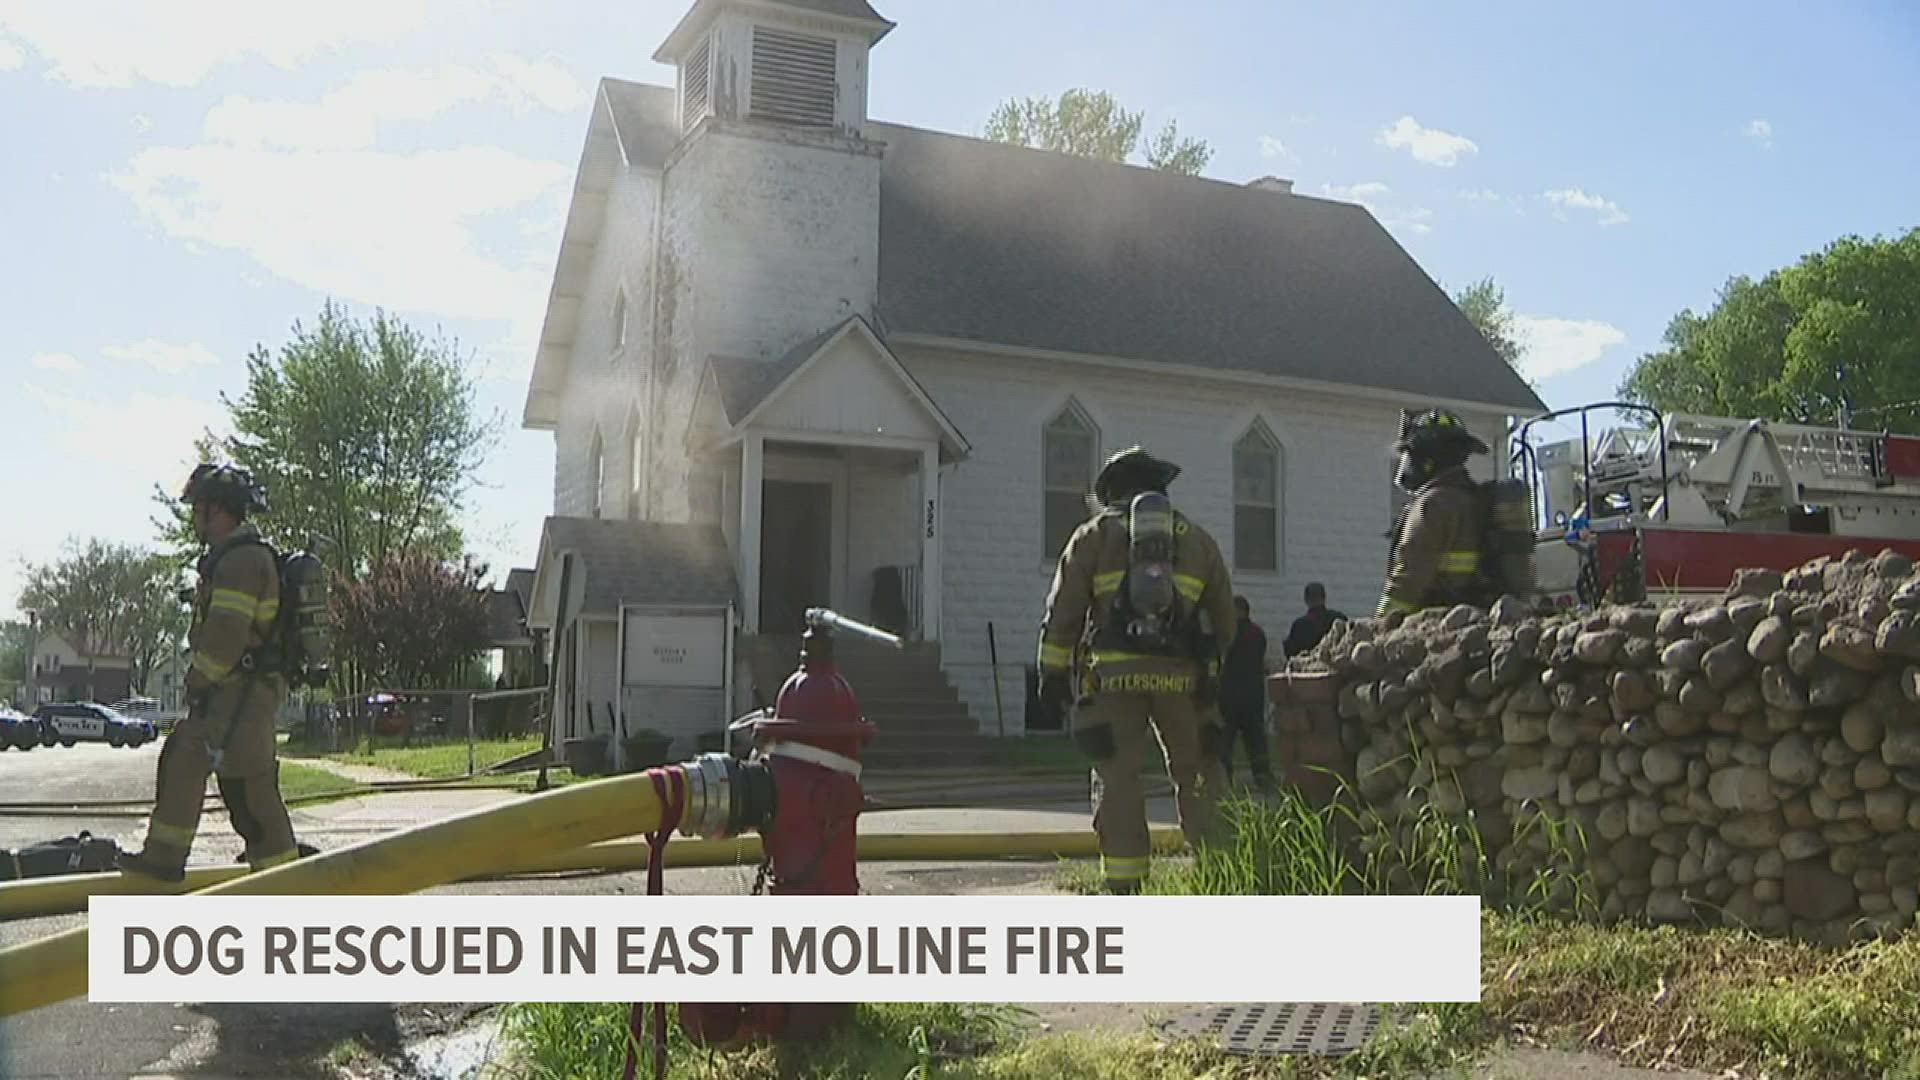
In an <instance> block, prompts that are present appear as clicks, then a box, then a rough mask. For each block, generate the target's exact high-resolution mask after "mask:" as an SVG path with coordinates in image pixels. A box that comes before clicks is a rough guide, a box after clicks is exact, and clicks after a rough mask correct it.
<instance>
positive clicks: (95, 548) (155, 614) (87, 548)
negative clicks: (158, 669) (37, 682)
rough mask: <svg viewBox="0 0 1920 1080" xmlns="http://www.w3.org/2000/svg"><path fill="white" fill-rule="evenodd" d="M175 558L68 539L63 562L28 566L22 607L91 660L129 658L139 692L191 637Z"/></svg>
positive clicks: (132, 548)
mask: <svg viewBox="0 0 1920 1080" xmlns="http://www.w3.org/2000/svg"><path fill="white" fill-rule="evenodd" d="M180 584H181V580H180V575H179V566H178V564H177V563H175V562H174V561H173V560H172V559H170V558H168V557H166V556H164V555H161V554H158V553H155V552H152V551H148V550H146V549H144V548H138V547H133V546H130V545H126V544H109V543H106V542H104V541H101V540H97V539H95V540H89V541H87V542H86V543H85V544H81V543H79V542H77V541H68V543H67V545H66V553H65V554H64V555H63V556H62V557H61V558H59V559H57V560H55V561H54V562H51V563H46V564H43V565H36V566H29V567H28V568H27V581H26V586H25V588H23V589H22V590H21V591H20V606H21V607H23V608H27V609H30V610H33V611H37V612H39V615H40V622H41V626H42V627H43V628H44V629H45V630H47V631H48V632H51V633H56V634H59V635H60V636H61V637H62V638H64V639H65V640H66V641H67V643H68V644H70V645H72V646H73V648H74V649H75V651H77V652H79V653H80V655H82V656H84V657H86V658H87V659H89V660H92V659H95V658H97V657H103V656H124V657H127V658H128V659H129V661H130V662H131V670H130V671H129V673H128V674H129V677H130V680H131V682H132V684H133V687H134V689H136V690H140V691H143V692H144V690H145V689H146V681H147V677H148V675H150V674H151V673H152V671H153V668H154V665H155V664H156V662H157V661H158V660H159V658H160V657H161V656H163V655H164V654H165V653H166V651H167V650H169V649H173V648H177V647H179V645H180V644H181V641H182V639H183V638H184V637H185V634H186V629H187V619H188V614H187V610H186V607H185V605H183V604H181V603H180V599H179V596H178V591H179V587H180Z"/></svg>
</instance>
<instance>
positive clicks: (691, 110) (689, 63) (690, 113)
mask: <svg viewBox="0 0 1920 1080" xmlns="http://www.w3.org/2000/svg"><path fill="white" fill-rule="evenodd" d="M712 56H713V38H712V37H704V38H701V39H700V44H699V45H696V46H694V50H693V54H692V55H690V56H688V57H687V60H686V65H685V66H684V67H683V68H682V70H681V99H680V130H682V131H686V130H688V129H689V128H692V127H693V125H695V124H697V123H699V122H700V118H701V117H703V116H705V115H707V100H708V98H707V86H708V74H707V73H708V71H709V70H710V69H711V66H712Z"/></svg>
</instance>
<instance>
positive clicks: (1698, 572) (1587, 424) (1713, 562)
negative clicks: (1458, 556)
mask: <svg viewBox="0 0 1920 1080" xmlns="http://www.w3.org/2000/svg"><path fill="white" fill-rule="evenodd" d="M1596 413H1613V414H1616V415H1624V416H1626V417H1628V418H1629V422H1628V423H1626V424H1623V425H1619V426H1616V427H1612V428H1609V429H1605V430H1598V431H1596V430H1595V425H1594V422H1593V417H1594V414H1596ZM1574 424H1577V426H1578V428H1579V432H1580V433H1579V435H1578V436H1577V437H1573V438H1567V439H1562V440H1559V441H1551V442H1550V441H1546V439H1545V438H1544V437H1543V435H1542V431H1543V429H1545V430H1565V428H1564V427H1559V426H1558V425H1565V426H1573V425H1574ZM1511 451H1512V458H1511V462H1510V464H1511V465H1512V467H1513V470H1514V474H1515V475H1518V476H1521V477H1522V478H1524V479H1525V480H1526V481H1527V485H1528V487H1529V488H1530V489H1531V492H1532V496H1533V506H1534V515H1535V526H1536V527H1537V528H1538V529H1539V530H1540V531H1539V534H1538V537H1539V538H1538V543H1537V545H1536V547H1535V550H1534V567H1535V574H1536V580H1537V581H1538V584H1539V587H1540V590H1541V592H1542V593H1543V594H1544V595H1545V599H1546V600H1547V601H1548V602H1550V603H1552V604H1553V605H1555V606H1558V607H1567V606H1572V605H1576V604H1585V605H1594V604H1598V603H1601V602H1605V601H1613V602H1633V601H1638V600H1643V599H1650V600H1656V601H1658V600H1670V599H1676V598H1680V597H1685V596H1689V595H1699V594H1704V593H1717V592H1720V591H1721V590H1723V589H1725V588H1726V587H1727V585H1728V584H1729V583H1731V582H1732V580H1733V577H1734V574H1735V572H1736V571H1738V570H1740V569H1743V568H1766V569H1774V570H1782V571H1785V570H1791V569H1792V568H1794V567H1796V566H1799V565H1800V564H1802V563H1804V562H1806V561H1807V560H1809V559H1812V558H1816V557H1818V556H1821V555H1833V556H1838V555H1841V554H1843V553H1845V552H1846V551H1848V550H1849V549H1859V550H1861V551H1864V552H1866V553H1868V554H1874V553H1877V552H1879V551H1880V550H1881V549H1882V548H1890V549H1892V550H1894V551H1898V552H1901V553H1903V554H1906V555H1908V556H1911V557H1913V558H1914V559H1916V560H1920V437H1916V436H1906V435H1892V434H1888V433H1886V432H1884V431H1882V432H1870V431H1857V430H1853V429H1852V428H1851V427H1849V426H1841V427H1812V426H1806V425H1799V424H1784V423H1772V422H1769V421H1766V420H1758V419H1745V420H1743V419H1737V418H1729V417H1720V416H1699V415H1692V414H1685V413H1673V414H1667V415H1662V414H1660V413H1659V412H1657V411H1655V410H1653V409H1650V408H1647V407H1645V406H1642V405H1635V404H1629V403H1626V402H1603V403H1598V404H1593V405H1584V406H1580V407H1577V408H1571V409H1562V410H1559V411H1557V412H1550V413H1546V414H1543V415H1540V416H1536V417H1533V418H1531V419H1529V420H1527V421H1525V422H1523V423H1520V424H1518V425H1516V426H1515V427H1514V429H1513V434H1512V437H1511Z"/></svg>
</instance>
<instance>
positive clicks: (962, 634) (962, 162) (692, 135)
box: [523, 0, 1543, 754]
mask: <svg viewBox="0 0 1920 1080" xmlns="http://www.w3.org/2000/svg"><path fill="white" fill-rule="evenodd" d="M892 28H893V26H892V24H891V23H889V22H887V21H886V20H885V19H883V18H882V17H881V16H880V15H879V14H877V13H876V12H875V11H874V10H873V8H872V7H870V6H869V4H868V3H867V0H696V2H694V3H693V4H692V6H691V8H690V10H689V11H688V12H687V13H686V15H685V17H684V18H683V19H682V20H681V21H680V23H679V24H678V26H677V27H676V28H675V29H674V30H673V32H672V34H671V36H669V37H668V39H667V40H666V41H665V42H664V43H662V44H661V46H660V48H659V51H658V52H657V53H656V54H655V59H656V60H658V61H661V62H663V63H666V64H670V65H672V66H674V67H675V68H676V69H677V72H678V76H677V80H676V85H674V86H672V87H656V86H646V85H640V84H636V83H632V82H626V81H621V80H617V79H612V78H608V79H603V80H602V81H601V83H600V85H599V89H598V93H597V95H596V98H595V101H594V103H593V106H592V115H591V116H590V117H588V118H586V119H587V133H586V141H585V147H584V149H583V150H582V153H581V157H580V164H579V170H578V175H577V178H576V181H575V186H574V190H573V195H572V204H571V209H570V211H569V214H568V218H567V223H566V229H565V234H564V239H563V241H562V246H561V249H560V252H559V257H558V261H557V266H556V270H555V273H554V277H553V282H552V287H551V292H550V296H549V299H548V305H547V311H546V319H545V326H544V330H543V333H542V336H541V339H540V344H539V351H538V356H537V359H536V364H535V368H534V372H533V375H532V378H531V384H530V385H529V387H528V391H527V397H526V406H525V412H524V416H523V423H524V426H525V427H527V428H530V429H536V430H543V431H550V432H552V433H553V437H554V442H555V448H556V454H555V470H554V493H553V516H552V517H550V518H549V519H548V520H547V522H546V523H545V526H544V532H543V535H542V538H541V548H540V556H539V564H538V566H537V568H536V580H535V584H534V589H533V602H532V605H531V611H530V613H529V624H530V626H532V627H534V628H535V629H538V630H541V631H544V632H545V638H546V640H547V641H549V642H551V644H552V649H553V654H552V655H553V659H554V662H555V664H556V668H557V669H558V670H560V676H559V682H560V686H561V700H560V701H559V702H557V703H556V716H557V720H556V728H557V730H556V738H568V737H578V736H581V735H585V734H588V733H594V732H607V731H609V730H618V729H620V728H621V727H622V726H624V728H625V729H627V730H632V729H636V728H639V727H653V728H658V729H661V730H664V731H667V732H669V733H672V734H675V735H676V736H678V737H680V738H681V739H682V741H681V742H680V743H679V744H678V745H677V746H676V751H675V752H676V753H679V752H682V751H691V750H692V749H693V739H694V737H695V735H696V734H697V733H699V732H707V731H711V730H715V729H717V727H718V725H719V723H720V722H721V721H722V720H723V719H724V718H725V716H728V715H732V714H733V713H734V712H735V711H736V710H737V711H744V709H745V708H747V707H751V706H752V705H753V704H754V703H755V701H754V694H755V692H756V690H757V691H758V693H759V695H760V697H761V699H762V700H770V699H771V697H772V695H773V693H774V692H775V691H776V690H777V689H778V680H779V678H781V677H783V676H784V675H785V674H786V673H787V671H788V670H790V669H791V667H792V666H793V654H792V647H793V643H794V635H795V634H796V633H797V631H798V628H799V618H800V615H801V612H802V611H803V609H804V608H806V607H808V606H812V605H827V606H831V607H833V608H835V609H837V610H840V611H843V612H845V613H847V614H849V615H852V616H854V617H856V618H861V619H866V620H869V621H873V622H876V623H879V624H881V625H885V626H888V627H890V628H893V629H897V630H899V631H900V632H901V633H902V634H903V635H904V636H906V637H908V638H910V639H911V640H913V641H914V642H915V643H916V644H915V646H914V648H913V649H911V650H910V651H908V652H907V653H906V654H904V655H903V654H869V653H868V652H867V651H863V650H858V649H851V648H849V649H848V660H847V663H846V665H845V666H846V667H847V668H848V670H849V674H850V675H851V676H852V677H853V678H854V686H855V690H856V691H857V692H859V693H861V695H862V700H863V704H865V705H866V707H867V712H868V714H869V715H870V717H871V718H872V719H873V720H874V721H875V722H876V723H878V724H880V725H881V727H882V730H883V732H891V733H893V734H894V735H896V736H898V737H896V738H892V739H888V740H886V741H887V742H888V743H890V744H891V745H892V746H893V747H895V748H896V751H897V752H904V751H908V750H912V751H913V753H916V754H918V753H925V752H933V751H939V752H948V751H952V752H955V753H958V752H961V751H963V750H965V749H966V748H967V747H968V746H970V745H972V744H971V742H970V740H972V739H973V738H975V737H976V735H977V734H981V735H992V734H997V733H999V732H1001V731H1005V732H1006V733H1008V734H1014V733H1018V732H1021V731H1025V730H1043V729H1046V728H1049V727H1052V726H1054V725H1056V724H1057V720H1058V718H1057V717H1046V716H1041V715H1039V714H1038V713H1037V711H1036V710H1034V709H1033V708H1032V705H1033V701H1032V696H1031V692H1030V691H1031V686H1030V683H1031V671H1030V668H1031V666H1032V664H1033V656H1034V651H1035V637H1036V634H1037V630H1038V625H1039V621H1040V617H1041V610H1042V605H1043V602H1044V597H1045V594H1046V590H1047V586H1048V583H1049V581H1050V579H1051V575H1052V570H1053V565H1054V561H1055V558H1056V556H1057V554H1058V552H1059V549H1060V546H1061V544H1062V543H1063V541H1064V538H1065V537H1066V535H1067V534H1068V533H1069V532H1070V531H1071V530H1072V528H1073V527H1074V526H1075V525H1076V524H1078V523H1079V522H1080V521H1081V520H1082V519H1083V518H1084V516H1085V513H1086V508H1085V504H1084V502H1083V496H1084V494H1085V493H1086V491H1087V489H1088V486H1089V484H1090V483H1091V481H1092V478H1093V474H1094V471H1095V470H1096V469H1097V468H1098V466H1099V464H1100V462H1101V461H1102V459H1103V458H1104V457H1105V456H1106V455H1108V454H1110V453H1112V452H1114V451H1116V450H1119V449H1121V448H1124V447H1126V446H1129V445H1132V444H1135V443H1139V444H1142V445H1145V446H1146V447H1148V448H1149V449H1150V450H1152V451H1153V452H1154V453H1156V454H1159V455H1161V456H1163V457H1166V458H1169V459H1171V460H1173V461H1175V462H1177V463H1179V464H1180V465H1181V466H1182V467H1183V469H1184V470H1185V471H1184V474H1183V475H1182V476H1181V478H1180V479H1179V480H1178V481H1176V482H1175V484H1174V486H1173V488H1172V492H1171V493H1172V496H1173V499H1174V502H1175V505H1177V506H1179V507H1180V508H1181V509H1182V510H1184V511H1185V512H1186V513H1188V514H1190V515H1191V516H1193V517H1194V518H1195V519H1196V520H1197V521H1199V522H1200V523H1201V524H1202V525H1203V526H1205V527H1206V528H1208V529H1209V530H1211V531H1212V532H1213V533H1214V535H1215V536H1216V537H1217V538H1218V539H1219V541H1220V544H1221V546H1222V549H1223V550H1224V552H1225V553H1226V554H1227V556H1228V558H1229V559H1230V561H1231V566H1232V568H1233V572H1234V582H1235V589H1236V591H1237V592H1239V593H1241V594H1243V595H1245V596H1246V597H1248V599H1249V600H1250V602H1251V604H1252V606H1253V611H1254V614H1255V618H1256V619H1258V620H1260V621H1261V622H1262V623H1263V624H1264V625H1266V626H1267V628H1268V631H1269V637H1270V640H1271V641H1272V642H1273V644H1274V648H1275V649H1276V650H1277V648H1278V642H1279V640H1280V639H1281V638H1282V637H1284V636H1285V628H1286V625H1287V624H1288V623H1289V622H1290V621H1291V620H1292V619H1293V618H1294V617H1295V616H1296V615H1298V614H1299V613H1300V611H1301V600H1300V596H1301V591H1302V588H1303V587H1304V586H1305V585H1306V583H1308V582H1310V581H1319V582H1323V583H1324V584H1325V585H1326V587H1327V591H1328V595H1329V597H1330V601H1331V603H1332V605H1333V606H1334V607H1336V608H1340V609H1343V610H1345V611H1348V612H1353V613H1360V612H1370V611H1371V609H1372V606H1373V603H1374V601H1375V599H1376V598H1377V596H1378V592H1379V587H1380V580H1381V576H1382V574H1383V572H1384V570H1385V566H1386V559H1387V534H1388V532H1389V530H1390V527H1391V524H1392V514H1393V511H1394V508H1395V506H1396V497H1395V493H1394V491H1393V489H1392V487H1391V484H1390V483H1389V466H1388V455H1387V446H1388V444H1389V443H1390V442H1391V441H1392V439H1393V437H1394V436H1395V434H1396V432H1397V428H1398V424H1399V420H1400V416H1401V410H1403V409H1410V408H1412V409H1419V408H1430V407H1435V406H1444V407H1450V408H1452V409H1455V410H1457V411H1458V412H1460V413H1461V414H1462V415H1463V416H1464V417H1466V418H1467V419H1468V421H1469V423H1470V424H1472V425H1473V426H1474V427H1475V428H1476V430H1478V431H1479V433H1480V434H1481V436H1482V438H1484V439H1485V440H1486V441H1487V442H1488V443H1489V445H1493V446H1499V445H1500V444H1501V441H1502V439H1503V436H1504V432H1505V430H1506V424H1507V420H1508V418H1509V417H1511V416H1514V415H1526V414H1531V413H1535V412H1538V411H1542V409H1543V406H1542V405H1541V402H1540V401H1539V399H1538V398H1537V397H1536V396H1535V395H1534V394H1533V392H1532V391H1531V390H1530V389H1529V388H1528V387H1527V385H1526V384H1525V382H1524V381H1523V380H1522V379H1520V378H1519V377H1518V376H1517V375H1516V374H1515V373H1514V372H1513V371H1512V370H1511V369H1509V368H1508V366H1507V365H1506V364H1505V363H1504V362H1503V361H1502V360H1501V358H1500V357H1499V356H1498V355H1497V354H1496V353H1495V352H1494V351H1493V350H1492V349H1491V348H1490V347H1488V345H1487V344H1486V343H1485V341H1484V340H1483V339H1482V338H1481V337H1480V335H1479V334H1478V333H1477V332H1476V330H1475V328H1474V327H1473V326H1472V325H1471V324H1470V323H1469V321H1468V320H1467V319H1466V318H1465V317H1464V316H1463V315H1462V314H1461V313H1460V312H1459V310H1458V309H1457V308H1456V307H1455V306H1454V305H1453V303H1452V302H1451V301H1450V300H1449V299H1448V297H1447V296H1446V294H1445V293H1444V292H1443V291H1442V290H1441V288H1440V287H1439V286H1438V285H1436V283H1435V282H1434V281H1433V280H1432V279H1431V278H1430V277H1429V276H1428V274H1427V273H1426V272H1425V271H1424V270H1422V268H1421V267H1420V266H1419V265H1418V264H1417V263H1415V262H1414V260H1413V259H1412V258H1411V257H1410V256H1409V255H1408V254H1407V252H1406V251H1405V250H1404V249H1402V248H1401V247H1400V245H1399V244H1398V243H1396V242H1395V240H1394V239H1393V237H1392V236H1390V235H1389V234H1388V233H1387V231H1386V230H1385V229H1384V228H1383V227H1382V226H1381V224H1380V223H1379V222H1378V221H1377V220H1375V218H1374V217H1373V216H1372V215H1371V214H1369V213H1368V211H1367V210H1366V209H1365V208H1363V207H1361V206H1357V205H1352V204H1348V203H1343V202H1337V201H1331V200H1326V199H1318V198H1311V197H1307V196H1303V195H1299V194H1295V193H1293V192H1292V190H1291V185H1290V184H1289V183H1287V182H1286V181H1280V180H1273V179H1271V178H1263V179H1261V180H1256V181H1254V182H1251V183H1246V184H1239V183H1231V182H1223V181H1219V180H1212V179H1201V178H1194V177H1187V176H1180V175H1174V174H1168V173H1162V172H1157V171H1154V170H1151V169H1147V168H1142V167H1135V166H1130V165H1120V164H1111V163H1106V162H1099V161H1092V160H1086V159H1081V158H1076V157H1071V156H1068V155H1064V154H1058V153H1052V152H1046V151H1038V150H1029V149H1024V148H1020V147H1014V146H1008V145H1002V144H998V143H993V142H988V141H983V140H980V139H975V138H967V137H962V136H957V135H950V134H945V133H941V132H935V131H928V130H923V129H919V128H913V127H906V126H901V125H898V124H888V123H881V122H878V121H876V120H874V119H872V118H871V115H870V113H871V111H872V110H871V109H870V106H869V101H868V72H869V63H868V57H869V52H870V50H873V49H875V48H884V47H885V38H886V36H887V34H888V32H889V31H890V30H891V29H892ZM882 111H884V106H883V110H882ZM1492 467H1493V463H1492V462H1490V461H1489V460H1487V459H1480V462H1479V468H1480V469H1481V470H1482V471H1485V470H1487V469H1490V468H1492ZM623 605H625V606H631V607H635V608H640V609H660V610H669V609H688V610H701V609H712V610H730V611H731V612H732V617H733V620H734V622H733V627H732V631H731V632H729V633H726V634H725V635H724V636H725V640H724V641H718V640H716V641H715V642H711V643H703V644H702V645H701V646H700V647H701V648H708V647H709V645H710V646H711V649H710V651H713V652H714V654H715V655H723V656H724V657H726V658H727V659H726V661H725V662H726V663H728V664H729V665H730V668H729V670H730V671H732V672H735V673H737V678H733V679H730V680H729V682H730V684H731V686H730V688H729V689H723V690H720V691H715V690H713V689H712V688H706V687H681V688H665V689H663V688H662V687H660V686H657V685H656V686H651V687H648V686H641V687H636V686H634V685H631V684H630V683H629V682H628V681H627V680H625V679H623V676H622V672H623V671H631V669H632V664H628V663H623V656H625V657H627V658H629V659H630V658H631V657H632V656H633V655H634V652H633V644H632V642H631V641H629V640H628V639H629V638H630V637H634V636H636V633H637V632H628V631H626V630H625V629H624V624H623V623H622V620H621V616H620V612H621V609H622V607H623ZM990 630H991V641H990ZM717 637H718V635H716V638H717ZM656 645H657V643H656ZM995 660H997V666H996V664H995V663H994V661H995ZM996 679H997V681H998V687H997V691H998V692H997V693H996V686H995V681H996ZM727 692H730V693H731V695H732V698H731V700H727V701H723V700H721V699H720V695H721V694H723V693H727ZM1030 713H1031V714H1032V715H1030Z"/></svg>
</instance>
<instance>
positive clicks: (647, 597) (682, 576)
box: [541, 517, 736, 616]
mask: <svg viewBox="0 0 1920 1080" xmlns="http://www.w3.org/2000/svg"><path fill="white" fill-rule="evenodd" d="M562 551H572V552H575V553H577V554H578V556H579V562H578V563H577V564H576V565H575V573H578V574H581V575H583V577H584V581H582V583H581V587H582V597H583V598H582V600H581V604H580V609H579V610H578V611H577V612H570V613H569V615H570V616H571V615H574V614H578V615H617V614H619V610H620V605H621V604H622V603H627V604H687V605H699V606H706V605H721V604H728V603H733V602H735V600H736V596H735V592H736V590H735V588H734V579H733V564H732V561H731V558H730V556H729V555H728V553H727V541H726V537H725V536H724V535H722V534H721V532H720V528H719V526H717V525H685V524H678V523H672V522H661V521H609V520H604V519H600V518H576V517H550V518H548V519H547V521H546V530H545V536H544V539H543V540H542V542H541V554H542V558H543V560H544V559H545V557H546V555H547V554H548V553H549V552H553V553H558V552H562ZM542 569H543V570H544V569H545V567H544V566H543V568H542Z"/></svg>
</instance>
